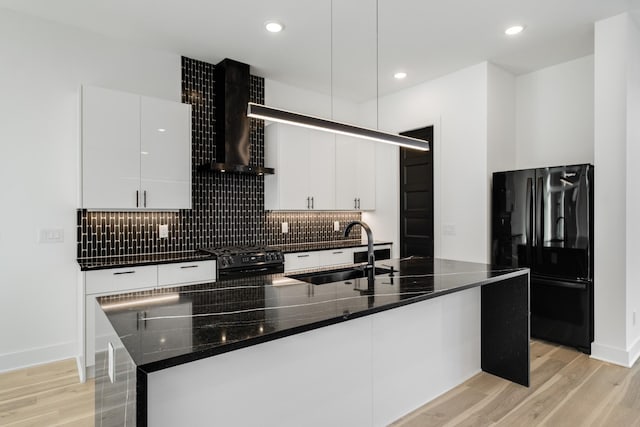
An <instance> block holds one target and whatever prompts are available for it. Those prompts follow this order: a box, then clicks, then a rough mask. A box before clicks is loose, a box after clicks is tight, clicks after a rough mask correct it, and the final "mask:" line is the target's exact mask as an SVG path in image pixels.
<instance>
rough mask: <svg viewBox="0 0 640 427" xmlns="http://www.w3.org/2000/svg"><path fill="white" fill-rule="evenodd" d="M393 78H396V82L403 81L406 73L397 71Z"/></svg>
mask: <svg viewBox="0 0 640 427" xmlns="http://www.w3.org/2000/svg"><path fill="white" fill-rule="evenodd" d="M393 77H395V78H396V79H398V80H402V79H404V78H405V77H407V73H405V72H404V71H398V72H397V73H395V74H394V75H393Z"/></svg>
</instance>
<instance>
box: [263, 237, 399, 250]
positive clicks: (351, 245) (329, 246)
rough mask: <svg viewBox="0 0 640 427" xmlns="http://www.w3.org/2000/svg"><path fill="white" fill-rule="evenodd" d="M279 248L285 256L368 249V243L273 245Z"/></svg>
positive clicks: (354, 241) (334, 242)
mask: <svg viewBox="0 0 640 427" xmlns="http://www.w3.org/2000/svg"><path fill="white" fill-rule="evenodd" d="M373 244H374V245H391V244H392V242H385V241H377V240H376V241H375V242H374V243H373ZM273 246H274V247H276V248H279V249H280V250H281V251H282V252H284V253H285V254H287V253H293V252H313V251H323V250H327V249H341V248H358V247H366V246H367V244H366V243H362V242H361V241H360V239H358V240H354V239H349V240H331V241H328V242H309V243H288V244H282V245H273Z"/></svg>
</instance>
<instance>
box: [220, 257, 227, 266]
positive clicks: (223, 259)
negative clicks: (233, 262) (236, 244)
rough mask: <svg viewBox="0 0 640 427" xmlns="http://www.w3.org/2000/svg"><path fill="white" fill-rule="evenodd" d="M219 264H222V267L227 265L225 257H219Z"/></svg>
mask: <svg viewBox="0 0 640 427" xmlns="http://www.w3.org/2000/svg"><path fill="white" fill-rule="evenodd" d="M220 264H222V266H223V267H226V266H227V259H226V258H222V259H220Z"/></svg>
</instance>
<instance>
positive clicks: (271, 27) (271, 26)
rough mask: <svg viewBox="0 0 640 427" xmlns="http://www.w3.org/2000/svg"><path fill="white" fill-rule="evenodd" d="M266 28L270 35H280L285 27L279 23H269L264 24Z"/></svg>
mask: <svg viewBox="0 0 640 427" xmlns="http://www.w3.org/2000/svg"><path fill="white" fill-rule="evenodd" d="M264 27H265V28H266V29H267V31H269V32H270V33H279V32H280V31H282V30H283V29H284V25H282V24H281V23H279V22H275V21H269V22H266V23H265V24H264Z"/></svg>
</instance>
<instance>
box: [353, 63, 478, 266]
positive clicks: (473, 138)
mask: <svg viewBox="0 0 640 427" xmlns="http://www.w3.org/2000/svg"><path fill="white" fill-rule="evenodd" d="M487 68H488V64H487V63H481V64H478V65H474V66H472V67H468V68H465V69H463V70H460V71H457V72H455V73H452V74H449V75H446V76H444V77H441V78H439V79H436V80H432V81H430V82H426V83H423V84H421V85H418V86H415V87H412V88H408V89H406V90H403V91H400V92H397V93H395V94H392V95H388V96H385V97H382V98H380V100H379V105H380V129H383V130H386V131H390V132H402V131H406V130H410V129H416V128H420V127H424V126H429V125H434V134H435V136H434V140H435V141H434V151H433V153H434V202H435V207H434V237H435V248H434V249H435V255H436V256H437V257H442V258H450V259H458V260H467V261H477V262H486V261H488V260H489V254H488V251H487V247H488V240H487V238H488V231H487V227H488V216H487V214H488V206H487V200H488V199H487V191H488V188H487V183H488V180H487V174H488V170H487V161H486V159H487ZM372 112H375V101H371V102H369V103H367V104H365V105H363V112H362V114H363V117H367V118H371V117H375V114H372ZM366 125H368V126H371V125H372V123H366ZM373 125H375V122H374V123H373ZM377 154H378V156H377V166H378V167H377V174H378V175H377V180H376V211H375V212H374V213H367V214H363V218H365V221H368V222H370V224H371V225H372V227H373V229H374V230H376V237H377V238H378V237H379V238H382V239H389V240H393V241H394V242H395V243H396V245H395V246H396V248H397V246H398V244H397V243H398V241H399V230H398V223H399V222H398V221H399V219H398V210H399V200H398V173H399V164H398V162H399V160H398V149H397V148H395V147H393V146H385V147H382V146H380V147H378V151H377ZM443 225H447V226H450V227H452V228H453V232H454V234H453V235H443V233H442V227H443Z"/></svg>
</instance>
